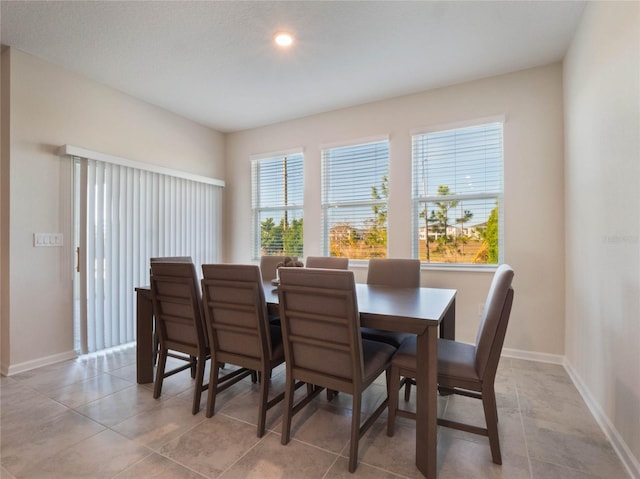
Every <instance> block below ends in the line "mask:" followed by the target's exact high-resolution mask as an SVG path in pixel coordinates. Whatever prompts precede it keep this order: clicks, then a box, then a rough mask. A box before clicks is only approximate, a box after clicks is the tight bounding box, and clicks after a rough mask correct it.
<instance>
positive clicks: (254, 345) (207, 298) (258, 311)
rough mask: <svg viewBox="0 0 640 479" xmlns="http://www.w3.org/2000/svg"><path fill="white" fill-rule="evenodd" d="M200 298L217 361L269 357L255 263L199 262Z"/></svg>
mask: <svg viewBox="0 0 640 479" xmlns="http://www.w3.org/2000/svg"><path fill="white" fill-rule="evenodd" d="M202 275H203V279H202V299H203V301H202V302H203V305H204V314H205V318H206V323H207V331H208V334H209V344H210V345H211V348H212V352H213V354H214V355H215V358H216V361H218V362H229V363H232V364H239V365H243V366H244V365H247V366H244V367H249V366H248V364H247V361H256V367H257V364H258V363H259V362H260V361H263V360H265V361H268V360H269V359H270V358H271V352H272V351H271V337H270V333H269V327H268V319H267V318H268V316H267V303H266V302H265V298H264V291H263V289H262V277H261V275H260V268H258V266H257V265H243V264H203V265H202Z"/></svg>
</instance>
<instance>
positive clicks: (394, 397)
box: [387, 366, 400, 437]
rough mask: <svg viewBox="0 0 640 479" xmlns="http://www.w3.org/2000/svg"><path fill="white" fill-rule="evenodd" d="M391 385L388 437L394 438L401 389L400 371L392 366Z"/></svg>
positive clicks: (388, 380)
mask: <svg viewBox="0 0 640 479" xmlns="http://www.w3.org/2000/svg"><path fill="white" fill-rule="evenodd" d="M387 384H388V385H389V405H388V408H389V412H388V414H387V436H389V437H392V436H393V433H394V426H395V422H396V411H397V410H398V394H399V392H400V391H399V389H400V369H399V368H397V367H394V366H391V375H390V377H389V378H388V379H387Z"/></svg>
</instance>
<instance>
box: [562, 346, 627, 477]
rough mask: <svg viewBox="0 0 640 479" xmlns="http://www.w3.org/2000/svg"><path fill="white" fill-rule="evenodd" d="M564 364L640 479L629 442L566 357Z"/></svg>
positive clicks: (624, 459)
mask: <svg viewBox="0 0 640 479" xmlns="http://www.w3.org/2000/svg"><path fill="white" fill-rule="evenodd" d="M563 366H564V369H565V370H566V371H567V374H568V375H569V377H570V378H571V380H572V381H573V384H574V385H575V386H576V389H577V390H578V392H579V393H580V395H581V396H582V399H584V402H585V403H586V404H587V407H588V408H589V411H591V414H592V415H593V417H594V418H595V420H596V422H597V423H598V424H599V425H600V428H601V429H602V431H603V432H604V434H605V435H606V436H607V438H608V439H609V441H610V442H611V445H612V446H613V449H614V450H615V451H616V453H617V454H618V456H619V457H620V460H621V461H622V463H623V464H624V466H625V467H626V468H627V471H628V472H629V474H631V477H632V478H634V479H640V462H638V459H636V458H635V456H634V455H633V453H632V452H631V450H630V449H629V447H628V446H627V443H626V442H625V441H624V439H623V438H622V437H621V436H620V433H619V432H618V430H617V429H616V428H615V426H614V425H613V424H611V421H609V418H608V417H607V415H606V414H605V413H604V411H603V410H602V408H601V407H600V404H598V401H596V399H595V398H594V397H593V396H592V395H591V393H590V392H589V389H588V388H587V387H586V386H585V385H584V383H583V382H582V379H581V378H580V376H579V375H578V373H577V372H576V370H575V368H574V367H573V365H572V364H571V363H570V362H569V361H568V360H567V358H566V357H565V359H564V362H563Z"/></svg>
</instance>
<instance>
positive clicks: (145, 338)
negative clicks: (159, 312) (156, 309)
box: [136, 291, 153, 384]
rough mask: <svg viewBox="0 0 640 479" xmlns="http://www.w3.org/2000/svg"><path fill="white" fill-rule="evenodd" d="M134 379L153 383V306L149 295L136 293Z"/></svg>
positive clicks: (143, 292)
mask: <svg viewBox="0 0 640 479" xmlns="http://www.w3.org/2000/svg"><path fill="white" fill-rule="evenodd" d="M136 379H137V381H138V384H145V383H152V382H153V304H152V302H151V293H150V292H148V291H137V292H136Z"/></svg>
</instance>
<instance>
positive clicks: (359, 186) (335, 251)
mask: <svg viewBox="0 0 640 479" xmlns="http://www.w3.org/2000/svg"><path fill="white" fill-rule="evenodd" d="M388 195H389V142H388V141H387V140H385V141H376V142H371V143H365V144H361V145H352V146H344V147H339V148H329V149H326V150H323V151H322V233H323V249H324V254H325V255H328V256H341V257H347V258H351V259H368V258H376V257H379V258H384V257H386V256H387V197H388Z"/></svg>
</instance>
